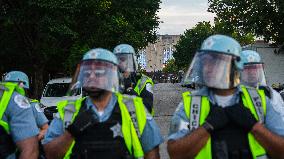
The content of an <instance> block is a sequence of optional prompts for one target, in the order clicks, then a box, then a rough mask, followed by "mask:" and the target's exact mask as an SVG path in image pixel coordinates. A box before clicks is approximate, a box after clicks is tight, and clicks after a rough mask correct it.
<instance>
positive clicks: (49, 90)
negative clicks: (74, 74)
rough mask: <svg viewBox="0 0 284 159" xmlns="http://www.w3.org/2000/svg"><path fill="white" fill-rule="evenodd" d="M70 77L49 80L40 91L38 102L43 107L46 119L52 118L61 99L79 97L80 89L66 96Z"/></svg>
mask: <svg viewBox="0 0 284 159" xmlns="http://www.w3.org/2000/svg"><path fill="white" fill-rule="evenodd" d="M71 80H72V79H71V78H69V77H65V78H56V79H52V80H50V81H49V82H48V83H47V84H46V86H45V88H44V90H43V93H42V96H41V99H40V103H41V105H42V107H43V108H44V114H45V115H46V117H47V118H48V120H52V119H53V116H54V115H55V114H56V113H57V112H58V111H57V107H56V105H57V103H58V102H59V101H62V100H73V99H77V98H80V97H81V91H80V92H79V93H77V95H75V96H68V95H67V94H68V91H69V87H70V83H71Z"/></svg>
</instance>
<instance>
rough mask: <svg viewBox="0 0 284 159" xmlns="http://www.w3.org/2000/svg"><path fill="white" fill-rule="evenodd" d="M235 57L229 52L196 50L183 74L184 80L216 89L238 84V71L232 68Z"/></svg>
mask: <svg viewBox="0 0 284 159" xmlns="http://www.w3.org/2000/svg"><path fill="white" fill-rule="evenodd" d="M235 58H236V57H235V56H232V55H229V54H222V53H216V52H209V51H201V52H197V53H196V54H195V57H194V58H193V60H192V62H191V65H190V67H189V70H188V71H187V74H186V75H185V82H187V83H197V84H199V85H203V86H207V87H211V88H218V89H228V88H232V87H235V86H237V85H238V84H239V76H238V72H237V71H236V69H233V64H234V63H233V61H234V60H235Z"/></svg>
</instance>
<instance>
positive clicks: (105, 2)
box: [0, 0, 160, 96]
mask: <svg viewBox="0 0 284 159" xmlns="http://www.w3.org/2000/svg"><path fill="white" fill-rule="evenodd" d="M159 4H160V0H144V1H138V0H131V1H130V0H120V1H117V0H84V1H83V0H25V1H17V0H3V1H0V28H1V32H0V40H1V42H0V47H1V50H0V56H1V59H0V63H1V67H0V73H4V72H7V71H10V70H21V71H24V72H26V73H27V74H28V75H29V76H30V77H32V79H33V87H34V88H35V89H34V92H33V93H34V95H37V96H38V95H39V94H40V93H41V90H42V88H43V83H44V82H46V81H47V80H48V77H49V74H51V75H54V74H56V73H60V72H64V73H65V74H71V73H72V72H73V70H74V67H75V66H76V64H77V63H78V62H79V60H80V59H81V58H82V55H83V53H85V52H86V50H88V49H90V48H94V47H95V48H98V47H103V48H108V49H110V50H112V49H113V47H114V46H115V45H117V44H119V43H129V44H131V45H133V46H134V47H135V48H136V49H138V48H142V47H145V46H146V45H147V44H148V43H151V42H154V41H155V40H156V38H157V37H156V29H157V27H158V25H159V21H158V17H157V15H156V12H157V10H158V9H159Z"/></svg>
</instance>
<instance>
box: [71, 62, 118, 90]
mask: <svg viewBox="0 0 284 159" xmlns="http://www.w3.org/2000/svg"><path fill="white" fill-rule="evenodd" d="M118 86H119V81H118V70H117V66H116V65H115V64H112V63H110V62H105V61H98V60H86V61H82V62H81V63H80V65H78V66H77V69H76V72H75V75H74V77H73V82H72V84H71V87H70V90H71V92H75V91H76V90H78V89H83V90H84V89H85V90H92V91H98V90H105V91H109V92H117V91H118Z"/></svg>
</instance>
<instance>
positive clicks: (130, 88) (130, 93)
mask: <svg viewBox="0 0 284 159" xmlns="http://www.w3.org/2000/svg"><path fill="white" fill-rule="evenodd" d="M125 93H126V94H129V95H136V96H138V94H137V92H135V91H134V89H133V88H132V87H129V88H127V89H126V92H125Z"/></svg>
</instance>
